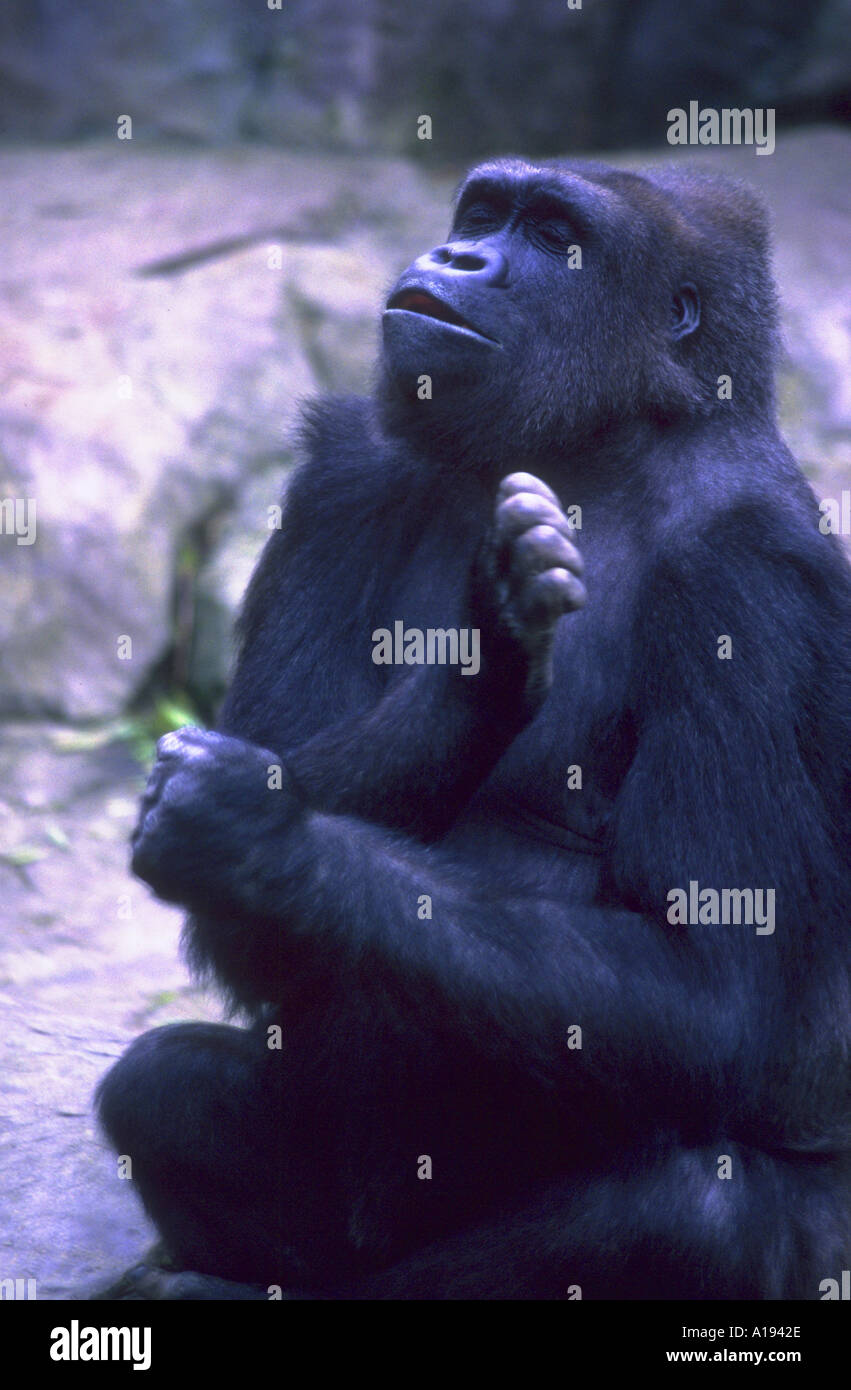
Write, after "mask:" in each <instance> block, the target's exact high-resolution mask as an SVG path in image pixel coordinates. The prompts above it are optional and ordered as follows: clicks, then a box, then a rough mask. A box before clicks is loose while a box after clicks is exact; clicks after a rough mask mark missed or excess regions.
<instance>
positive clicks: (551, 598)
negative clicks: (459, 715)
mask: <svg viewBox="0 0 851 1390" xmlns="http://www.w3.org/2000/svg"><path fill="white" fill-rule="evenodd" d="M573 534H574V533H573V529H572V527H571V526H570V523H569V522H568V520H567V518H566V516H565V514H564V512H563V511H562V509H561V504H560V502H559V500H558V498H557V497H556V495H555V493H554V492H553V491H552V489H551V488H549V487H547V485H546V483H544V482H542V481H541V479H540V478H536V477H535V476H534V475H533V474H531V473H511V474H509V475H508V477H507V478H503V480H502V482H501V483H500V485H499V491H498V493H497V498H496V508H495V513H494V521H493V526H492V527H491V529H490V531H489V532H488V534H487V536H486V538H485V541H484V544H483V545H482V547H481V550H480V551H479V554H478V556H477V559H476V563H475V565H474V568H473V580H472V599H471V607H472V611H473V616H474V620H475V621H477V622H479V623H480V624H481V627H482V645H483V652H484V667H485V672H484V674H485V680H491V681H496V682H498V683H499V684H500V686H501V688H502V690H503V691H504V692H505V691H506V690H512V691H514V692H515V698H516V699H517V700H518V702H519V708H518V713H519V715H520V717H521V719H522V720H523V721H525V720H527V719H530V718H531V717H532V716H533V715H534V714H535V713H536V711H537V709H538V706H539V705H540V704H541V701H542V700H543V699H544V697H545V696H546V694H547V692H548V691H549V689H550V686H551V685H552V679H553V673H552V655H553V642H554V641H555V631H556V624H557V623H558V620H559V618H561V617H562V616H563V615H564V614H565V613H570V612H573V611H574V610H576V609H578V608H582V607H583V605H584V603H585V600H586V593H585V587H584V585H583V584H582V582H581V579H580V576H581V574H582V573H583V570H584V564H583V561H582V556H581V555H580V553H579V551H578V550H577V548H576V546H575V544H574V543H573Z"/></svg>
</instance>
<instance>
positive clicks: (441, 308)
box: [384, 289, 494, 343]
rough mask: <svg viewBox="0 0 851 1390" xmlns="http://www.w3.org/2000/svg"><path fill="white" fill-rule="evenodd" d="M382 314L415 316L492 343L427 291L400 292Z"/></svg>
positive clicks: (410, 290) (484, 334)
mask: <svg viewBox="0 0 851 1390" xmlns="http://www.w3.org/2000/svg"><path fill="white" fill-rule="evenodd" d="M384 312H385V313H386V314H398V313H402V314H416V315H418V316H419V317H420V318H426V319H431V320H432V321H433V322H435V323H439V324H441V325H442V326H443V327H444V328H449V329H451V330H452V331H454V332H456V333H463V334H465V335H466V336H468V337H471V338H481V339H482V340H483V341H484V342H486V343H493V342H494V339H493V338H489V337H488V336H487V334H486V333H480V332H479V330H478V329H477V328H474V327H473V325H472V324H471V323H468V322H467V320H466V319H464V318H462V317H461V315H460V314H459V313H458V312H457V311H456V310H455V309H453V308H452V307H451V305H449V304H444V302H443V300H441V299H437V298H436V297H435V296H434V295H433V294H430V293H429V292H428V290H417V289H407V290H400V291H399V293H398V294H394V295H393V297H392V298H391V299H390V300H389V302H388V304H387V308H386V309H385V311H384Z"/></svg>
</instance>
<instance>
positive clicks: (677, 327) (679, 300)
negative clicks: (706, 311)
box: [671, 284, 700, 339]
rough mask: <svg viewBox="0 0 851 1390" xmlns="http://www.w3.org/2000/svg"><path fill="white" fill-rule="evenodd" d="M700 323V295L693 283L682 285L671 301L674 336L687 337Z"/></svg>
mask: <svg viewBox="0 0 851 1390" xmlns="http://www.w3.org/2000/svg"><path fill="white" fill-rule="evenodd" d="M699 323H700V295H699V294H698V292H697V288H696V286H694V285H692V284H685V285H680V287H679V289H678V290H677V291H676V293H675V295H674V297H673V299H672V301H671V330H672V332H673V335H674V338H675V339H676V338H685V337H687V336H688V334H689V333H693V332H694V330H695V329H696V328H697V326H698V324H699Z"/></svg>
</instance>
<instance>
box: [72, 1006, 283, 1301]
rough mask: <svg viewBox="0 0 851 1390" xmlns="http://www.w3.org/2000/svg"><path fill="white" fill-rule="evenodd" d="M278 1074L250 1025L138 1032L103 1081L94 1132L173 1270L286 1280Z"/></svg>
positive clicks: (257, 1032)
mask: <svg viewBox="0 0 851 1390" xmlns="http://www.w3.org/2000/svg"><path fill="white" fill-rule="evenodd" d="M278 1070H279V1068H276V1067H275V1065H274V1064H271V1065H270V1060H269V1053H268V1050H267V1048H266V1046H265V1038H264V1034H263V1033H262V1032H261V1031H260V1030H259V1029H258V1030H255V1031H247V1030H243V1029H240V1028H227V1027H224V1026H221V1025H214V1024H205V1023H188V1024H179V1025H175V1026H172V1027H168V1028H156V1029H154V1030H153V1031H151V1032H149V1033H145V1034H144V1035H143V1036H142V1037H141V1038H139V1039H137V1041H136V1042H134V1043H133V1045H132V1046H131V1047H130V1048H129V1049H128V1051H127V1052H126V1053H125V1055H124V1056H123V1057H122V1058H121V1060H120V1061H119V1062H117V1063H116V1065H115V1066H114V1067H113V1068H112V1069H111V1071H109V1072H108V1073H107V1075H106V1076H105V1077H104V1079H103V1081H102V1082H101V1084H100V1086H99V1088H98V1093H97V1106H98V1111H99V1115H100V1120H101V1124H102V1125H103V1128H104V1130H105V1131H106V1134H107V1135H108V1136H109V1139H110V1140H111V1142H112V1144H113V1146H114V1147H115V1149H116V1150H117V1151H118V1153H119V1154H127V1155H128V1156H129V1157H130V1159H131V1160H132V1177H133V1182H134V1184H135V1186H136V1190H137V1192H138V1193H139V1195H140V1197H141V1198H142V1201H143V1202H144V1204H145V1208H146V1210H147V1211H148V1214H149V1215H150V1217H151V1219H152V1220H153V1221H154V1223H155V1224H156V1226H157V1228H158V1230H159V1232H160V1235H161V1237H162V1241H163V1245H164V1247H165V1249H166V1251H167V1253H168V1255H169V1256H170V1257H171V1259H172V1260H173V1261H174V1263H175V1265H176V1266H177V1268H178V1269H188V1270H198V1271H201V1272H204V1273H209V1274H215V1275H219V1276H223V1277H225V1278H229V1279H237V1280H245V1281H257V1282H266V1281H268V1282H270V1283H277V1284H287V1283H291V1282H294V1281H295V1279H296V1277H297V1271H296V1269H295V1268H291V1267H289V1259H288V1252H287V1245H286V1233H285V1232H284V1231H283V1230H282V1219H283V1212H284V1205H283V1203H282V1201H281V1182H282V1178H283V1174H284V1172H285V1165H284V1163H283V1155H282V1154H281V1152H280V1135H279V1131H280V1125H279V1124H278V1125H276V1124H275V1123H274V1118H275V1117H278V1119H279V1118H280V1111H279V1108H278V1106H277V1105H276V1104H275V1099H276V1096H275V1092H276V1085H275V1074H276V1072H277V1071H278Z"/></svg>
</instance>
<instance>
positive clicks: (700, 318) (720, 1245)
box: [98, 159, 851, 1299]
mask: <svg viewBox="0 0 851 1390" xmlns="http://www.w3.org/2000/svg"><path fill="white" fill-rule="evenodd" d="M382 328H383V347H382V351H381V354H380V363H379V366H378V369H377V376H376V387H375V391H374V394H373V395H372V397H371V398H370V399H360V398H332V399H325V400H322V401H320V402H318V403H314V404H313V405H312V406H310V407H309V408H308V410H307V412H306V415H305V420H304V425H303V460H302V462H301V464H300V467H299V469H298V471H297V472H296V474H295V475H294V477H293V479H292V482H291V486H290V488H289V491H288V494H287V497H286V504H285V510H284V516H283V522H282V525H281V528H280V530H278V531H276V532H274V533H273V534H272V536H271V538H270V539H269V541H268V543H267V545H266V547H265V550H264V552H263V555H262V558H261V560H260V562H259V565H258V568H257V570H256V572H255V574H254V576H253V578H252V581H251V584H250V587H249V590H248V593H247V597H246V600H245V605H244V610H243V613H242V617H241V620H240V627H239V655H238V660H237V663H236V668H235V674H234V676H233V681H232V685H231V687H230V690H229V693H228V695H227V697H226V700H225V703H224V707H223V710H222V713H221V718H220V721H219V728H218V730H216V731H207V732H205V731H201V730H199V729H193V728H189V729H183V730H181V731H179V732H176V733H173V734H170V735H168V736H167V737H166V738H164V739H163V740H162V741H161V742H160V745H159V756H158V759H157V762H156V765H155V767H154V770H153V772H152V774H151V777H150V781H149V784H148V787H147V790H146V794H145V796H144V799H143V802H142V807H141V812H140V818H139V822H138V825H137V828H136V831H135V834H134V842H133V843H134V852H133V867H134V870H135V872H136V873H137V874H138V875H140V876H141V877H142V878H143V879H144V880H145V881H146V882H147V883H148V884H150V885H151V887H152V888H153V890H154V891H155V893H157V894H158V895H159V896H160V897H161V898H163V899H165V900H166V901H169V902H173V903H178V904H181V905H183V906H185V908H186V909H187V911H188V913H189V914H190V915H189V917H188V921H187V925H186V929H185V935H186V942H187V949H188V956H189V959H190V962H191V964H192V965H193V967H194V968H195V969H196V970H198V971H200V972H201V973H202V975H204V974H206V975H210V976H212V977H213V978H214V979H215V980H216V981H217V982H218V983H219V985H220V986H221V987H222V989H223V991H224V992H225V994H226V996H227V998H228V1000H229V1002H230V1004H231V1006H232V1007H233V1009H234V1011H236V1012H237V1014H238V1016H239V1018H240V1023H241V1025H242V1026H238V1027H237V1026H224V1025H210V1024H200V1023H199V1024H186V1025H178V1026H172V1027H166V1028H159V1029H155V1030H153V1031H152V1032H148V1033H146V1034H145V1035H144V1036H143V1037H141V1038H139V1039H138V1040H137V1041H136V1042H135V1043H134V1044H133V1045H132V1046H131V1047H130V1049H129V1050H128V1051H127V1053H126V1054H125V1056H124V1057H123V1058H122V1059H121V1060H120V1061H119V1062H118V1063H117V1064H116V1065H115V1066H114V1067H113V1068H112V1070H111V1071H110V1072H109V1073H108V1075H107V1076H106V1077H105V1078H104V1080H103V1081H102V1082H101V1085H100V1088H99V1096H98V1104H99V1114H100V1119H101V1122H102V1124H103V1127H104V1129H105V1131H106V1134H107V1135H108V1137H109V1139H110V1141H111V1143H112V1144H113V1145H114V1146H115V1148H116V1150H117V1151H118V1152H120V1153H122V1154H128V1155H130V1156H131V1158H132V1162H133V1176H134V1179H135V1181H136V1184H137V1188H138V1192H139V1194H140V1196H141V1198H142V1200H143V1202H144V1204H145V1207H146V1209H147V1211H148V1213H149V1214H150V1216H151V1218H152V1219H153V1221H154V1223H155V1224H156V1226H157V1228H158V1230H159V1233H160V1237H161V1242H162V1244H161V1247H159V1253H158V1254H157V1253H155V1254H154V1255H153V1256H152V1257H151V1258H150V1259H149V1260H148V1262H147V1263H143V1264H142V1265H141V1266H139V1267H138V1268H137V1270H135V1271H132V1272H131V1274H130V1275H129V1276H127V1278H126V1280H125V1281H124V1283H123V1284H122V1285H121V1286H120V1287H119V1288H118V1289H117V1290H116V1291H113V1293H112V1294H111V1295H110V1296H112V1297H125V1296H127V1297H137V1298H138V1297H161V1298H179V1297H186V1298H221V1297H234V1298H250V1297H258V1298H260V1297H265V1296H267V1290H268V1289H269V1287H270V1286H277V1288H278V1289H280V1290H281V1291H282V1296H283V1297H284V1298H297V1299H305V1298H307V1299H312V1298H316V1299H560V1298H565V1299H567V1298H574V1297H577V1296H579V1295H581V1296H582V1297H584V1298H596V1299H601V1298H603V1299H605V1298H609V1299H682V1298H686V1299H734V1298H736V1299H768V1298H771V1299H816V1298H818V1297H819V1296H820V1294H819V1284H820V1282H821V1281H822V1280H823V1279H825V1278H828V1277H838V1275H839V1272H840V1271H841V1269H842V1268H847V1267H848V1263H849V1257H851V1240H849V1192H851V1181H850V1180H849V1167H850V1166H851V1165H849V1138H850V1137H851V1124H849V1084H848V1083H849V1069H848V1060H849V1045H851V979H850V978H849V947H848V941H849V936H848V923H847V918H848V908H849V902H851V882H849V867H848V844H849V841H851V641H849V621H848V615H849V612H851V567H849V564H848V562H847V560H846V558H845V557H844V554H843V551H842V549H841V547H840V545H839V543H838V541H837V540H836V538H835V537H833V536H830V535H825V534H822V533H821V531H820V529H819V510H818V507H817V503H816V500H815V498H814V496H813V494H812V492H811V490H810V488H809V486H808V485H807V483H806V482H805V480H804V479H803V477H802V475H801V474H800V472H799V471H798V469H797V467H796V465H795V463H794V462H793V460H792V458H791V456H790V454H789V452H788V450H787V448H786V447H785V445H784V444H783V442H782V440H781V438H780V436H779V434H778V431H777V426H776V423H775V405H774V384H773V382H774V366H775V355H776V344H777V329H776V310H775V292H774V288H773V283H772V278H771V271H770V266H769V253H768V243H767V227H766V217H765V213H764V211H763V209H762V207H761V205H760V204H759V202H758V201H757V200H756V199H755V198H754V196H753V194H752V193H751V192H749V191H747V190H746V189H745V188H743V187H740V186H738V185H737V184H735V183H731V182H728V181H726V180H724V179H719V178H717V177H715V176H708V175H703V174H696V173H693V172H689V171H683V169H682V168H679V167H678V168H676V169H673V170H667V171H660V170H655V171H652V172H649V173H646V174H639V173H628V172H622V171H617V170H613V169H610V168H608V167H606V166H604V165H601V164H597V163H583V162H578V161H577V162H574V161H571V162H558V163H552V164H546V165H536V164H531V163H527V162H524V161H522V160H519V159H505V160H496V161H492V162H488V163H485V164H483V165H481V166H480V167H478V168H476V169H474V170H473V171H472V172H471V173H470V174H469V175H468V177H467V178H466V180H465V181H464V183H463V184H462V186H461V188H460V190H459V193H458V196H457V199H456V204H455V212H454V220H453V223H452V229H451V232H450V235H449V239H448V240H447V242H446V243H445V244H444V245H441V246H438V247H437V248H435V249H434V250H432V251H430V252H428V253H427V254H425V255H423V256H421V257H420V258H419V259H418V260H416V261H415V262H414V263H413V265H411V266H410V267H409V269H407V270H406V271H405V272H404V273H403V274H402V276H401V278H400V280H399V281H398V283H397V284H396V285H395V287H394V288H393V290H392V292H391V294H390V296H389V298H388V300H387V303H386V307H385V308H384V311H383V315H382ZM580 549H581V554H580ZM465 652H466V654H467V658H468V659H467V660H465V659H464V655H463V654H464V653H465ZM474 657H475V659H474Z"/></svg>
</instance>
